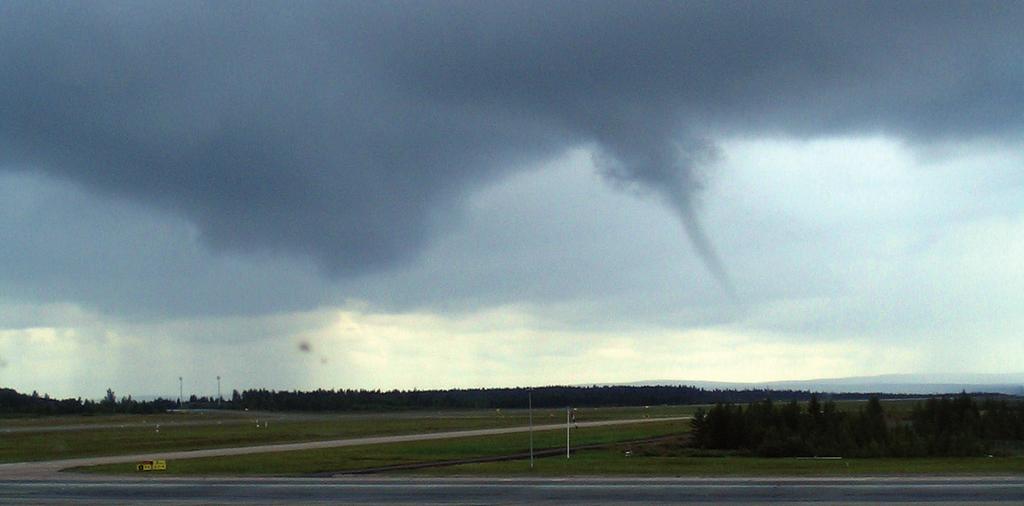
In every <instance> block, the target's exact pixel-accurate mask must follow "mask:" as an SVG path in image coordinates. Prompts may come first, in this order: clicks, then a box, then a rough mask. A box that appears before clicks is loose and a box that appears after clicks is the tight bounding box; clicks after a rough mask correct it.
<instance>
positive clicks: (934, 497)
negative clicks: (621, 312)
mask: <svg viewBox="0 0 1024 506" xmlns="http://www.w3.org/2000/svg"><path fill="white" fill-rule="evenodd" d="M796 502H800V503H806V502H816V503H828V504H878V503H906V502H916V503H932V504H978V503H1016V504H1020V503H1022V502H1024V478H1022V477H976V478H940V477H929V478H906V477H902V478H877V477H876V478H870V477H868V478H857V479H850V478H801V479H784V478H767V479H765V478H757V479H754V478H747V479H743V478H728V479H724V478H723V479H704V478H675V479H673V478H664V479H623V478H618V479H326V480H324V479H302V478H295V479H284V478H270V479H166V478H165V479H157V480H127V481H125V480H117V481H113V480H107V481H69V480H52V481H27V482H12V481H6V482H5V481H0V503H4V504H7V503H45V504H68V503H75V504H82V503H94V504H99V503H103V504H107V503H111V504H133V503H146V504H154V503H167V504H171V503H173V504H210V503H215V504H281V503H288V504H292V503H301V504H310V503H346V504H523V503H531V504H533V503H540V504H668V503H727V504H757V503H796Z"/></svg>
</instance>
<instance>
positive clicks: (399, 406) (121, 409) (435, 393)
mask: <svg viewBox="0 0 1024 506" xmlns="http://www.w3.org/2000/svg"><path fill="white" fill-rule="evenodd" d="M528 395H529V396H531V397H532V399H533V405H534V406H535V407H538V408H553V407H565V406H576V407H610V406H661V405H673V404H710V403H714V402H730V403H748V402H754V401H757V400H760V399H764V398H766V397H772V398H775V399H781V400H783V401H788V400H798V401H804V400H807V399H809V398H810V397H811V395H812V394H811V392H808V391H800V390H764V389H746V390H718V389H714V390H708V389H703V388H696V387H691V386H589V387H580V386H546V387H538V388H532V389H530V388H470V389H449V390H352V389H349V390H324V389H318V390H312V391H300V390H294V391H284V390H267V389H249V390H244V391H241V392H239V391H237V390H236V391H233V392H232V394H231V396H230V398H227V399H216V398H212V397H196V396H195V395H193V396H191V397H189V399H187V400H185V401H184V402H183V403H181V404H179V403H178V402H177V400H169V399H156V400H152V401H138V400H133V399H132V398H131V397H130V396H128V397H121V398H117V397H116V396H115V395H114V393H113V392H112V391H110V390H108V392H107V395H106V396H105V397H104V399H103V400H101V401H93V400H89V399H85V400H83V399H82V398H70V399H60V400H58V399H51V398H50V397H49V396H48V395H45V394H44V395H39V394H38V393H36V392H33V393H32V394H31V395H28V394H22V393H19V392H17V391H15V390H13V389H10V388H0V414H15V413H20V414H38V415H46V414H75V413H80V414H92V413H110V412H116V413H156V412H163V411H167V410H170V409H175V408H209V409H215V408H220V409H250V410H268V411H386V410H404V409H514V408H525V407H526V404H527V396H528ZM865 397H867V394H832V395H831V398H833V399H837V400H842V399H863V398H865ZM884 397H886V398H900V397H906V396H903V395H885V396H884Z"/></svg>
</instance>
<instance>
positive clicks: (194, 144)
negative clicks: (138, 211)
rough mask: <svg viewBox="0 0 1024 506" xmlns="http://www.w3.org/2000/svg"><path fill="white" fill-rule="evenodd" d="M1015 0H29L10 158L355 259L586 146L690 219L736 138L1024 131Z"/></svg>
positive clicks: (254, 233)
mask: <svg viewBox="0 0 1024 506" xmlns="http://www.w3.org/2000/svg"><path fill="white" fill-rule="evenodd" d="M1021 26H1024V3H1021V2H929V3H919V2H898V3H897V2H878V3H874V2H816V3H798V2H794V3H790V2H772V3H763V2H685V3H682V2H679V3H646V2H624V1H613V2H592V1H590V2H509V3H493V2H398V3H379V2H303V3H299V4H275V3H255V4H253V3H248V2H217V3H194V2H173V3H166V4H152V3H120V2H92V3H88V4H67V3H51V2H38V1H32V2H20V1H9V2H4V3H3V4H2V5H0V147H2V149H0V167H14V166H16V167H19V170H26V171H42V172H45V173H47V174H51V175H55V176H57V177H60V178H65V179H68V180H71V181H74V182H75V183H77V184H80V185H84V186H85V187H88V188H89V189H91V191H94V192H96V193H98V194H101V195H107V196H116V197H127V198H129V199H131V200H134V201H137V202H142V203H144V204H145V205H148V206H152V207H153V208H156V209H162V210H170V211H171V212H173V213H176V214H178V215H180V216H184V217H185V218H187V219H188V220H190V221H191V222H192V223H194V224H195V225H196V226H197V227H198V229H199V231H200V233H201V235H202V238H203V240H204V242H205V244H207V245H208V246H210V247H212V248H214V249H216V250H224V251H234V252H254V251H262V252H270V253H272V254H285V255H292V256H296V255H297V256H301V257H309V258H312V259H314V260H315V261H316V263H317V264H318V265H320V266H321V267H322V268H323V269H324V270H325V271H326V272H328V273H330V274H332V275H334V276H340V277H349V276H353V275H357V274H361V273H366V272H373V271H377V270H381V269H386V268H390V267H393V266H395V265H397V264H400V263H403V262H406V261H408V260H410V259H411V258H413V257H415V255H416V254H417V253H418V252H419V251H420V250H421V249H422V247H423V246H424V244H425V243H426V242H427V241H428V240H429V239H430V237H431V236H432V235H433V234H435V233H437V232H438V230H440V229H443V227H444V224H446V223H449V222H450V221H451V220H452V216H453V213H456V212H458V209H459V206H460V200H461V199H463V197H464V196H465V195H466V193H467V192H469V191H471V190H472V189H474V188H476V187H477V186H479V185H481V184H483V183H486V182H488V181H491V180H493V179H494V178H496V177H498V176H500V175H502V174H505V173H508V172H509V171H514V170H520V169H521V168H523V167H525V166H527V165H529V164H530V163H531V162H533V161H536V160H539V159H542V158H544V157H547V156H550V155H551V154H553V153H557V152H559V151H561V150H564V149H566V148H567V147H571V146H579V145H583V144H590V145H593V146H595V148H596V149H597V150H598V151H600V152H601V153H602V155H601V158H602V159H603V160H604V161H605V166H604V169H603V170H605V171H606V172H607V173H609V174H614V175H615V177H617V178H620V179H625V180H628V181H632V182H634V183H636V184H639V185H641V186H645V187H647V188H650V189H652V190H653V191H654V192H655V193H657V194H660V195H661V196H662V197H663V198H665V199H666V200H667V201H668V202H669V203H671V204H672V206H673V207H674V208H675V209H676V210H677V211H679V212H680V214H681V218H682V220H683V223H684V224H685V228H686V229H688V230H689V232H690V236H691V238H692V239H693V240H694V243H695V244H696V246H697V251H698V252H700V253H701V254H702V255H703V256H704V257H705V259H706V263H707V265H708V266H709V267H710V269H711V271H712V272H713V273H714V274H715V275H716V276H717V277H719V278H720V279H721V280H722V281H723V283H727V281H725V280H726V276H727V274H726V273H725V270H726V269H725V268H724V267H722V266H721V265H720V263H719V261H718V260H717V259H716V257H715V255H714V252H713V249H712V247H711V246H710V242H711V241H712V240H713V236H714V231H710V232H709V233H708V235H710V236H711V239H706V238H704V236H705V234H704V232H702V231H701V230H700V229H699V224H698V223H699V222H698V221H697V218H696V216H695V215H694V213H693V211H692V208H693V193H694V192H695V191H697V190H698V189H699V186H700V184H699V181H700V180H701V177H702V176H701V174H700V173H699V169H700V167H701V160H702V159H703V157H704V154H705V153H708V152H713V151H714V140H715V138H716V137H718V136H723V135H757V134H760V133H769V134H772V135H779V134H782V135H790V136H802V137H808V136H819V135H835V134H844V133H863V132H882V133H886V134H889V135H894V136H898V137H902V138H905V139H908V140H911V141H914V142H927V141H930V140H936V139H940V140H948V139H959V138H973V137H979V136H995V137H1004V136H1016V135H1019V133H1020V129H1021V126H1022V123H1024V114H1022V113H1024V105H1022V104H1024V101H1021V100H1020V90H1022V89H1024V60H1022V59H1021V58H1020V53H1019V51H1020V48H1021V47H1024V35H1022V34H1024V32H1022V31H1021V30H1020V27H1021Z"/></svg>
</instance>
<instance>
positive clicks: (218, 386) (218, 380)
mask: <svg viewBox="0 0 1024 506" xmlns="http://www.w3.org/2000/svg"><path fill="white" fill-rule="evenodd" d="M220 400H221V396H220V376H217V407H218V408H219V407H220Z"/></svg>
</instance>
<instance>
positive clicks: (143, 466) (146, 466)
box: [135, 460, 167, 471]
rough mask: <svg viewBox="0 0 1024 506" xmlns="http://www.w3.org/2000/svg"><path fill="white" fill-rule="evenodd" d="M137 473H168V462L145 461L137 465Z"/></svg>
mask: <svg viewBox="0 0 1024 506" xmlns="http://www.w3.org/2000/svg"><path fill="white" fill-rule="evenodd" d="M135 470H136V471H166V470H167V461H166V460H144V461H142V462H139V463H138V464H135Z"/></svg>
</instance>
